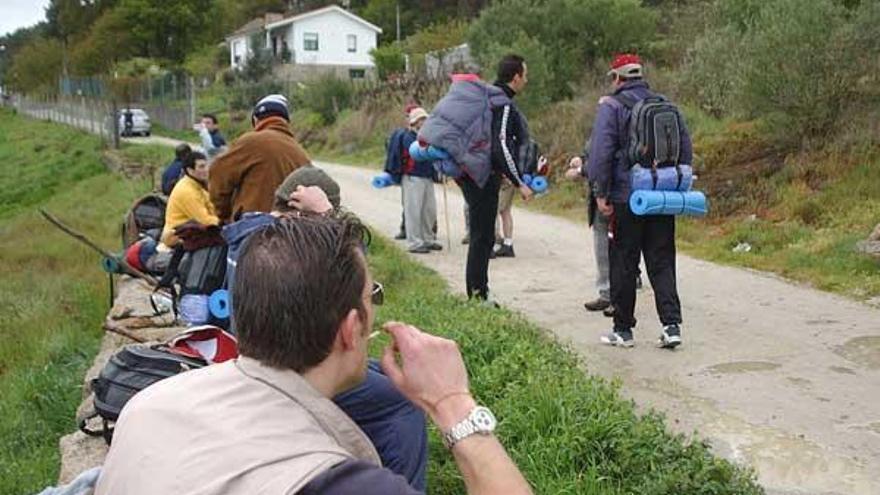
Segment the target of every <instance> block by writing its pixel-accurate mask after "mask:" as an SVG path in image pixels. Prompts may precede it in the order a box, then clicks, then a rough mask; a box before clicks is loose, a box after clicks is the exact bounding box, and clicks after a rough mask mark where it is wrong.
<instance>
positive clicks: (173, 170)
mask: <svg viewBox="0 0 880 495" xmlns="http://www.w3.org/2000/svg"><path fill="white" fill-rule="evenodd" d="M190 153H192V148H190V147H189V145H188V144H186V143H183V144H178V145H177V147H176V148H174V161H173V162H171V164H169V165H168V167H166V168H165V171H164V172H162V194H164V195H165V196H170V195H171V191H172V190H173V189H174V185H175V184H177V181H178V180H180V176H181V175H183V161H184V160H186V157H188V156H189V155H190Z"/></svg>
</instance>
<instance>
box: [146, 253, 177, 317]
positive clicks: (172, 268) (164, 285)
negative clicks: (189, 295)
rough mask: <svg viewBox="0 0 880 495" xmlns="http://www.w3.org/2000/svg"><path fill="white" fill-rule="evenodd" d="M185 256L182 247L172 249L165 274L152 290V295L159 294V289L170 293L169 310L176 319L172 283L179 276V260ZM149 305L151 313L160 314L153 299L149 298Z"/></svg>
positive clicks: (175, 304)
mask: <svg viewBox="0 0 880 495" xmlns="http://www.w3.org/2000/svg"><path fill="white" fill-rule="evenodd" d="M184 254H186V251H185V250H184V249H183V247H182V246H180V245H178V246H176V247H175V248H174V254H172V255H171V261H169V262H168V268H166V269H165V273H163V274H162V278H161V279H159V284H158V285H156V288H155V289H153V294H155V293H157V292H159V290H160V289H167V290H168V291H169V292H171V309H172V311H174V317H175V318H177V316H178V314H179V313H178V311H177V289H175V288H174V281H175V280H177V277H178V276H179V275H180V270H179V268H180V260H182V259H183V255H184ZM150 305H151V306H153V311H155V312H156V314H157V315H159V314H161V313H160V311H159V308H157V307H156V303H155V302H153V298H152V297H151V298H150Z"/></svg>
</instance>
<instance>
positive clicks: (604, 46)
mask: <svg viewBox="0 0 880 495" xmlns="http://www.w3.org/2000/svg"><path fill="white" fill-rule="evenodd" d="M655 19H656V15H655V13H654V12H653V11H651V10H649V9H647V8H645V7H642V6H641V4H640V2H638V1H636V0H547V1H544V2H535V1H533V0H507V1H503V2H497V3H493V4H492V5H491V6H489V7H488V8H486V9H484V10H483V11H482V12H481V14H480V17H479V18H477V19H476V20H475V21H474V23H473V24H472V26H471V30H470V33H469V35H468V40H469V42H470V45H471V48H472V50H473V53H474V54H475V56H476V57H477V59H478V60H479V61H480V62H481V63H482V65H483V67H485V68H486V69H487V71H486V72H487V73H486V74H484V75H485V77H486V78H491V77H492V76H493V75H494V74H493V72H494V70H491V69H494V67H495V64H496V63H497V60H496V59H494V58H492V57H494V56H496V55H497V53H498V52H499V49H498V47H499V46H500V47H508V49H511V48H513V47H514V46H516V45H520V46H526V47H529V48H532V50H533V51H535V52H539V51H540V53H541V55H542V60H541V61H542V63H544V64H545V65H546V71H545V72H546V74H545V77H546V83H545V85H544V87H542V88H540V91H542V93H544V94H542V95H540V98H539V99H548V100H554V101H555V100H558V99H562V98H565V97H569V96H571V95H572V85H573V83H576V82H577V81H578V80H579V79H581V78H583V73H584V68H585V67H590V66H591V65H593V64H594V63H595V62H596V61H598V60H601V59H607V58H608V57H610V56H611V54H613V53H614V52H620V51H629V50H639V49H642V48H645V47H647V46H648V44H649V42H650V41H651V40H652V39H653V37H654V33H655V30H656V26H655ZM539 47H540V50H539ZM526 62H527V63H529V62H531V63H535V62H537V60H534V59H532V60H527V61H526ZM530 74H534V75H537V71H530Z"/></svg>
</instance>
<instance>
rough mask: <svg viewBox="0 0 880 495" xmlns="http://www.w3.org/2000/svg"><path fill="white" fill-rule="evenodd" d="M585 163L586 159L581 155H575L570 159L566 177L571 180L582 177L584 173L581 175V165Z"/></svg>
mask: <svg viewBox="0 0 880 495" xmlns="http://www.w3.org/2000/svg"><path fill="white" fill-rule="evenodd" d="M583 165H584V161H583V159H581V157H579V156H575V157H573V158H572V159H571V160H569V161H568V169H567V170H566V171H565V178H566V179H569V180H577V179H582V178H583V175H581V167H583Z"/></svg>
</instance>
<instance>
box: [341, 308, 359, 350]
mask: <svg viewBox="0 0 880 495" xmlns="http://www.w3.org/2000/svg"><path fill="white" fill-rule="evenodd" d="M361 324H362V322H361V316H360V313H358V310H357V309H354V308H352V309H351V311H349V312H348V314H347V315H345V318H343V319H342V322H340V323H339V330H338V331H337V332H336V345H337V346H339V348H340V349H341V350H343V351H350V350H352V349H354V348H355V343H356V342H357V338H358V336H359V335H360V333H361V329H360V327H361Z"/></svg>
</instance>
